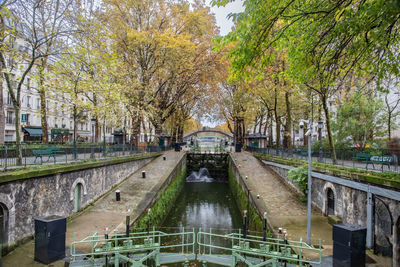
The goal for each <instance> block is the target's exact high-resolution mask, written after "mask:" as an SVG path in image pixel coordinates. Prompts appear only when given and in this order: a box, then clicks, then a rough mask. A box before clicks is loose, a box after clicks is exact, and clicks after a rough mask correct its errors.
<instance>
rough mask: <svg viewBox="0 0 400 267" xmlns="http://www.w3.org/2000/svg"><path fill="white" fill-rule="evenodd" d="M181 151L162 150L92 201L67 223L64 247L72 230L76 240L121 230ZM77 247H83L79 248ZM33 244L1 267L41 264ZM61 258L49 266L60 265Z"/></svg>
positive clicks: (17, 252)
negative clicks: (155, 156)
mask: <svg viewBox="0 0 400 267" xmlns="http://www.w3.org/2000/svg"><path fill="white" fill-rule="evenodd" d="M183 155H184V153H182V152H172V151H169V152H165V153H164V154H163V156H166V160H165V161H164V160H163V157H162V156H161V157H158V158H156V159H155V160H153V161H152V162H150V163H149V164H147V165H146V166H144V167H143V168H142V169H139V170H138V171H136V172H135V173H134V174H133V175H131V177H129V178H128V179H126V180H125V181H123V182H122V183H121V184H120V185H118V186H117V187H115V188H114V189H113V190H111V191H110V192H109V193H108V194H106V195H105V196H103V197H102V198H101V199H99V200H98V201H96V202H95V203H94V205H93V206H92V207H89V208H87V209H86V210H84V211H83V212H82V214H80V215H79V216H77V217H76V218H75V219H73V220H72V221H71V222H69V223H68V225H67V234H66V239H67V240H66V246H67V247H69V246H70V244H71V242H72V241H73V237H74V232H76V238H77V240H81V239H83V238H84V237H86V236H88V235H91V234H93V233H94V232H97V233H99V234H104V228H105V227H108V229H109V232H113V231H114V229H117V230H119V231H120V232H123V231H125V219H126V216H127V215H128V214H129V215H130V216H131V222H132V221H133V220H135V219H136V218H137V216H139V215H140V214H141V213H142V211H143V208H145V207H144V203H145V202H146V201H150V200H151V198H152V196H153V195H155V194H157V192H156V191H157V190H155V188H158V187H157V186H159V185H160V184H162V183H163V182H164V180H165V179H167V178H168V175H169V174H170V173H171V172H172V170H173V169H174V167H175V166H176V164H177V162H179V160H180V159H181V158H182V157H183ZM143 170H144V171H146V179H142V171H143ZM116 189H119V190H121V201H120V202H117V201H116V200H115V193H114V191H115V190H116ZM79 249H80V250H84V249H86V248H85V247H80V248H79ZM33 255H34V243H33V241H31V242H28V243H27V244H25V245H23V246H21V247H18V248H17V249H16V250H14V251H12V252H11V253H9V254H8V255H7V256H5V257H4V258H3V267H8V266H10V267H11V266H13V267H14V266H18V267H19V266H21V267H23V266H44V265H42V264H39V263H37V262H35V261H34V260H33ZM63 264H64V263H63V262H62V264H61V261H59V262H56V263H54V264H52V266H63Z"/></svg>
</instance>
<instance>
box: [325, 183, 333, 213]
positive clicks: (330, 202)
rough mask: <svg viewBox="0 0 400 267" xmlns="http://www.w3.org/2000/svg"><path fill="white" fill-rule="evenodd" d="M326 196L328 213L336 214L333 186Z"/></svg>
mask: <svg viewBox="0 0 400 267" xmlns="http://www.w3.org/2000/svg"><path fill="white" fill-rule="evenodd" d="M326 198H327V199H328V201H327V202H328V203H327V206H328V207H327V214H328V215H335V194H334V193H333V190H332V189H331V188H328V190H326Z"/></svg>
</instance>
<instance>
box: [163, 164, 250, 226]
mask: <svg viewBox="0 0 400 267" xmlns="http://www.w3.org/2000/svg"><path fill="white" fill-rule="evenodd" d="M241 220H242V219H241V214H240V212H239V209H238V207H237V205H236V203H235V200H234V198H233V196H232V194H231V192H230V189H229V185H228V183H226V182H217V180H216V179H213V178H212V177H210V176H209V173H208V170H207V169H206V168H202V169H200V170H199V172H193V173H191V174H190V175H189V176H188V177H187V178H186V183H185V185H184V188H183V190H182V192H181V194H180V195H179V197H178V199H177V200H176V204H175V206H174V207H173V208H172V210H171V211H170V213H169V214H168V215H167V218H166V219H165V221H164V223H163V225H162V226H163V227H179V228H180V229H182V228H183V227H185V228H196V229H197V228H200V227H201V228H202V229H209V228H215V229H226V230H231V229H239V228H240V227H241Z"/></svg>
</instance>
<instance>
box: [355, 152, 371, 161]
mask: <svg viewBox="0 0 400 267" xmlns="http://www.w3.org/2000/svg"><path fill="white" fill-rule="evenodd" d="M370 158H371V154H369V153H357V154H356V156H355V157H353V158H352V159H353V160H356V161H368V160H369V159H370Z"/></svg>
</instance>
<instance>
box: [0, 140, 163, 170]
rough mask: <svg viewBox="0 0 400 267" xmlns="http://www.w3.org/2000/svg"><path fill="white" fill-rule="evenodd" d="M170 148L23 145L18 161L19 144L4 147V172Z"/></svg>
mask: <svg viewBox="0 0 400 267" xmlns="http://www.w3.org/2000/svg"><path fill="white" fill-rule="evenodd" d="M169 149H171V147H169V146H139V147H137V146H133V145H132V144H105V145H104V144H77V145H73V144H49V145H41V144H38V145H30V144H22V145H21V157H20V159H21V162H18V159H19V157H18V150H17V147H16V145H4V146H1V147H0V169H1V170H7V169H13V168H20V167H28V166H32V165H42V164H61V163H69V162H77V161H82V160H89V159H106V158H114V157H123V156H129V155H134V154H142V153H149V152H150V153H151V152H161V151H165V150H169Z"/></svg>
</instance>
